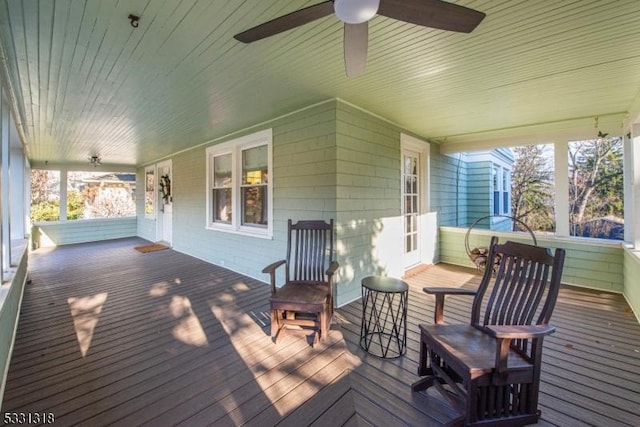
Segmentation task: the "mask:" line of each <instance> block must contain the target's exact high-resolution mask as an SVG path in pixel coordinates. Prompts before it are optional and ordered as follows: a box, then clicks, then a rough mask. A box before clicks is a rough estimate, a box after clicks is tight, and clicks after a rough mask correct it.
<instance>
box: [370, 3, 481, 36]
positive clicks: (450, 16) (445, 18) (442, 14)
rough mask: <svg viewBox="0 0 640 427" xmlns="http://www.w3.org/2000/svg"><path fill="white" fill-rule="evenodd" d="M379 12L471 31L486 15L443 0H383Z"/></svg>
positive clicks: (463, 31)
mask: <svg viewBox="0 0 640 427" xmlns="http://www.w3.org/2000/svg"><path fill="white" fill-rule="evenodd" d="M378 14H379V15H383V16H387V17H389V18H393V19H397V20H399V21H405V22H409V23H411V24H416V25H422V26H424V27H431V28H438V29H440V30H447V31H457V32H460V33H470V32H471V31H473V30H474V29H475V28H476V27H477V26H478V24H480V22H481V21H482V20H483V19H484V17H485V16H486V15H485V14H484V13H482V12H479V11H477V10H474V9H469V8H468V7H464V6H459V5H457V4H453V3H448V2H446V1H442V0H381V1H380V7H379V8H378Z"/></svg>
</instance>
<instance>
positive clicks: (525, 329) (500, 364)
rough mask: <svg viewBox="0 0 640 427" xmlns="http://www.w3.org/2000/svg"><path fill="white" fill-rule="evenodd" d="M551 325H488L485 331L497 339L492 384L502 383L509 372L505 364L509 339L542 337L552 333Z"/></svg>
mask: <svg viewBox="0 0 640 427" xmlns="http://www.w3.org/2000/svg"><path fill="white" fill-rule="evenodd" d="M555 330H556V328H555V326H553V325H488V326H486V327H485V331H486V332H487V333H488V334H489V335H490V336H492V337H494V338H496V339H497V340H498V345H497V346H496V370H495V372H494V374H493V379H492V381H493V384H494V385H503V384H504V383H505V381H506V378H507V376H508V373H509V367H508V364H507V360H508V354H509V349H510V346H511V340H514V339H532V338H542V337H544V336H545V335H549V334H552V333H554V332H555Z"/></svg>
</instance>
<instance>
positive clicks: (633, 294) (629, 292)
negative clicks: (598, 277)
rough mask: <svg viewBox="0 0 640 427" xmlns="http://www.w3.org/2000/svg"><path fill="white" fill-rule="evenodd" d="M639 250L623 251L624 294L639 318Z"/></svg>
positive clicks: (639, 318)
mask: <svg viewBox="0 0 640 427" xmlns="http://www.w3.org/2000/svg"><path fill="white" fill-rule="evenodd" d="M639 278H640V251H630V250H625V251H624V296H625V297H626V298H627V301H628V302H629V304H630V305H631V307H632V308H633V311H634V312H635V314H636V317H637V318H638V320H640V280H639Z"/></svg>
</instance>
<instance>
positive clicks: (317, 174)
mask: <svg viewBox="0 0 640 427" xmlns="http://www.w3.org/2000/svg"><path fill="white" fill-rule="evenodd" d="M335 117H336V107H335V102H333V103H331V102H328V103H323V104H320V105H317V106H315V107H311V108H308V109H305V110H301V111H298V112H296V113H293V114H291V115H288V116H286V117H283V118H280V119H277V120H274V121H271V122H268V123H265V124H263V125H261V126H260V127H256V128H252V129H249V130H246V131H242V132H239V133H237V134H234V135H233V136H231V137H229V138H226V139H221V140H220V141H217V143H223V142H226V141H228V140H231V139H235V138H238V137H241V136H243V135H247V134H251V133H254V132H257V131H260V130H263V129H268V128H272V129H273V192H274V195H273V196H274V197H273V199H274V201H273V204H274V206H273V216H274V218H273V221H274V223H273V233H274V236H273V239H264V238H257V237H248V236H245V235H240V234H232V233H225V232H220V231H214V230H208V229H206V228H205V223H206V218H205V215H206V206H205V203H206V158H205V150H206V148H207V147H209V146H212V145H215V143H211V144H205V145H202V146H200V147H196V148H194V149H191V150H188V151H185V152H182V153H179V154H176V155H175V156H173V157H172V162H173V171H172V174H173V181H172V186H173V248H174V249H175V250H177V251H180V252H184V253H187V254H189V255H192V256H195V257H198V258H200V259H203V260H206V261H208V262H211V263H213V264H217V265H221V266H224V267H227V268H229V269H232V270H234V271H237V272H240V273H242V274H245V275H248V276H251V277H255V278H257V279H259V280H262V281H265V282H266V281H267V280H268V276H267V275H266V274H263V273H262V269H263V268H264V266H266V265H267V264H269V263H271V262H273V261H276V260H278V259H280V258H282V257H284V254H285V248H286V227H287V220H288V219H289V218H293V219H317V218H320V219H325V220H329V219H331V218H334V219H337V218H336V217H337V215H336V184H335V183H336V126H335V120H336V119H335ZM142 173H143V171H142V170H141V171H139V172H138V174H139V176H141V175H142ZM138 223H139V234H140V235H141V236H142V237H144V236H146V235H155V228H154V227H155V221H153V220H148V219H140V220H139V221H138Z"/></svg>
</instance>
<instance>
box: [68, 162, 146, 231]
mask: <svg viewBox="0 0 640 427" xmlns="http://www.w3.org/2000/svg"><path fill="white" fill-rule="evenodd" d="M135 191H136V174H135V173H118V172H68V173H67V219H70V220H74V219H93V218H121V217H126V216H135V215H136V199H135Z"/></svg>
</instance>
